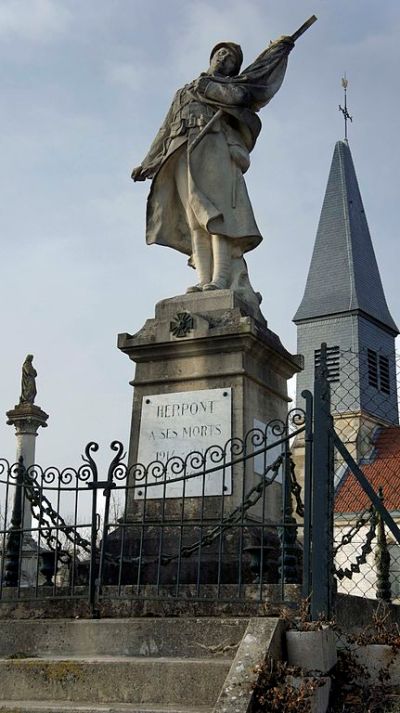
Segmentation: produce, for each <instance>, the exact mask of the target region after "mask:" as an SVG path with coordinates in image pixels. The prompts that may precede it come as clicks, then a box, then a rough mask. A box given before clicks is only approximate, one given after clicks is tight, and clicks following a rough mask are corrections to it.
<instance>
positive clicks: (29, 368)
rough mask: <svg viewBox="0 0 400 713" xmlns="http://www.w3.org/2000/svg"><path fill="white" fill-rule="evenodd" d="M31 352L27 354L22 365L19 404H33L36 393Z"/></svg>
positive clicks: (34, 370) (35, 373)
mask: <svg viewBox="0 0 400 713" xmlns="http://www.w3.org/2000/svg"><path fill="white" fill-rule="evenodd" d="M32 360H33V354H28V355H27V357H26V359H25V361H24V363H23V365H22V376H21V396H20V398H19V402H20V404H33V403H34V401H35V397H36V394H37V390H36V377H37V371H36V369H35V368H34V366H33V364H32Z"/></svg>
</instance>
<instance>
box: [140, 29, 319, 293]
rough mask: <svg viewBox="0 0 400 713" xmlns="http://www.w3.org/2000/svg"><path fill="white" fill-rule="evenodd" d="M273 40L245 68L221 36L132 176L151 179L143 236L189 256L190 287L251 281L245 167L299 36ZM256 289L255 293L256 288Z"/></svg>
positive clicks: (252, 228)
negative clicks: (246, 255)
mask: <svg viewBox="0 0 400 713" xmlns="http://www.w3.org/2000/svg"><path fill="white" fill-rule="evenodd" d="M313 21H314V18H311V19H310V20H308V21H307V22H306V23H305V24H304V25H303V26H302V27H301V28H300V30H298V31H297V32H296V33H295V34H294V35H292V36H283V37H280V38H279V39H278V40H276V41H275V42H271V43H270V45H269V47H267V48H266V49H265V50H264V51H263V52H262V53H261V54H260V55H259V56H258V57H257V58H256V59H255V61H254V62H252V64H250V65H249V66H248V67H246V69H244V70H243V71H242V72H240V67H241V64H242V61H243V54H242V50H241V47H240V46H239V45H238V44H235V43H234V42H219V43H218V44H217V45H215V47H214V48H213V49H212V51H211V56H210V66H209V68H208V70H207V72H203V73H202V74H201V75H200V77H198V78H197V79H195V80H194V81H192V82H190V83H189V84H186V85H185V86H184V87H183V88H182V89H179V90H178V91H177V92H176V94H175V97H174V99H173V101H172V105H171V107H170V109H169V111H168V114H167V116H166V118H165V120H164V123H163V125H162V126H161V128H160V130H159V132H158V134H157V136H156V137H155V139H154V141H153V143H152V145H151V147H150V150H149V152H148V154H147V156H146V157H145V158H144V159H143V161H142V163H141V164H140V166H137V167H136V168H134V169H133V171H132V178H133V180H134V181H144V180H145V179H146V178H151V179H152V184H151V189H150V194H149V197H148V202H147V221H146V241H147V243H148V244H152V243H157V244H159V245H166V246H169V247H172V248H174V249H175V250H178V251H180V252H182V253H184V254H186V255H188V256H189V264H190V265H191V266H192V267H195V269H196V273H197V284H195V285H194V286H192V287H189V288H188V289H187V292H200V291H208V290H219V289H232V290H238V291H241V292H245V293H246V291H248V290H249V289H250V290H251V288H250V285H249V282H248V276H247V268H246V265H245V262H244V259H243V254H244V253H246V252H247V251H249V250H253V249H254V248H255V247H257V245H259V243H260V242H261V240H262V236H261V233H260V231H259V229H258V226H257V223H256V220H255V218H254V214H253V209H252V206H251V203H250V200H249V197H248V193H247V189H246V184H245V181H244V178H243V174H244V173H245V172H246V171H247V169H248V168H249V165H250V153H251V151H252V150H253V148H254V146H255V143H256V141H257V137H258V135H259V133H260V130H261V121H260V119H259V117H258V112H259V111H260V109H262V108H263V107H264V106H266V105H267V104H268V103H269V101H270V100H271V99H272V97H273V96H274V95H275V94H276V92H277V91H278V89H279V88H280V86H281V84H282V82H283V78H284V76H285V71H286V67H287V61H288V56H289V54H290V52H291V50H292V49H293V47H294V42H295V40H296V39H297V38H298V37H299V36H300V34H302V33H303V32H304V31H305V30H306V29H307V27H309V26H310V24H312V22H313ZM253 295H254V293H253Z"/></svg>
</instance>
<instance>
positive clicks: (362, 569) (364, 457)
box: [327, 349, 400, 602]
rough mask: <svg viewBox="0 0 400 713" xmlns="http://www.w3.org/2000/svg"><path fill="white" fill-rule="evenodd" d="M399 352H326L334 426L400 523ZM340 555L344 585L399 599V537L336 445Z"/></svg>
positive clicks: (337, 556)
mask: <svg viewBox="0 0 400 713" xmlns="http://www.w3.org/2000/svg"><path fill="white" fill-rule="evenodd" d="M399 372H400V358H399V356H397V357H396V356H395V355H394V354H393V353H391V354H390V353H383V352H380V351H374V350H372V349H366V350H364V351H362V352H359V353H355V352H352V351H342V352H339V351H336V352H331V353H330V354H329V351H328V370H327V375H328V380H329V382H330V386H331V404H332V415H333V419H334V427H335V431H336V433H337V434H338V436H339V438H340V439H341V440H342V442H343V443H344V444H345V446H346V448H347V449H348V451H349V452H350V454H351V455H352V457H353V458H354V460H355V461H356V463H357V464H358V465H359V466H360V468H361V470H362V472H363V473H364V475H365V476H366V478H367V480H368V481H369V483H370V484H371V485H372V487H373V489H374V491H375V492H376V493H379V495H380V497H381V499H382V501H383V504H384V505H385V507H386V508H387V510H388V511H389V512H390V514H391V515H392V517H393V519H394V520H395V522H396V523H397V524H399V523H400V427H399V388H398V383H399V380H398V376H399ZM334 458H335V502H334V555H335V572H336V578H337V589H338V592H343V593H348V594H352V595H358V596H362V597H368V598H376V597H377V596H378V597H379V598H382V596H381V595H382V591H383V590H382V577H383V578H384V579H385V582H386V584H385V586H384V588H383V589H384V591H385V592H386V594H385V596H384V597H383V598H386V599H388V598H390V597H391V599H392V600H393V601H395V602H396V601H397V602H400V543H398V542H396V541H394V539H393V537H392V535H391V534H390V533H387V532H385V528H384V526H383V525H382V523H380V521H379V517H378V516H377V514H376V512H375V511H374V509H373V508H372V507H371V502H370V500H369V498H368V495H367V494H366V492H365V491H364V490H363V489H362V487H361V485H360V484H359V483H358V481H357V478H356V477H355V475H354V474H353V473H352V472H351V471H350V469H349V468H348V466H347V464H346V463H345V462H344V461H343V458H342V457H341V455H340V453H339V452H338V451H337V450H335V453H334Z"/></svg>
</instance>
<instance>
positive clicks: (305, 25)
mask: <svg viewBox="0 0 400 713" xmlns="http://www.w3.org/2000/svg"><path fill="white" fill-rule="evenodd" d="M316 21H317V17H316V16H315V15H311V17H309V18H308V20H306V22H304V23H303V24H302V26H301V27H299V29H298V30H296V32H294V33H293V35H290V37H291V39H292V40H293V42H296V41H297V40H298V39H299V37H301V35H303V34H304V33H305V31H306V30H308V28H309V27H311V25H313V24H314V22H316ZM223 113H224V112H223V109H218V111H217V112H216V113H215V114H214V116H213V117H211V119H210V121H209V122H208V123H207V124H206V125H205V126H204V128H203V129H202V130H201V131H200V133H199V134H198V135H197V136H196V138H195V139H193V141H192V143H191V144H190V146H189V154H191V153H192V151H193V149H195V148H196V146H197V145H198V144H199V143H200V141H201V140H202V138H203V137H204V136H205V135H206V134H208V132H209V131H210V129H211V127H212V126H213V125H214V124H215V122H216V121H218V119H220V118H221V116H222V115H223Z"/></svg>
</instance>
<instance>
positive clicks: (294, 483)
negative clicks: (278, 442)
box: [290, 457, 304, 517]
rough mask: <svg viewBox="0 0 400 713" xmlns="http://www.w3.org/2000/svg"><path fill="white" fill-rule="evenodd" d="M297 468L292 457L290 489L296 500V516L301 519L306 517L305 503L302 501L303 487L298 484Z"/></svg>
mask: <svg viewBox="0 0 400 713" xmlns="http://www.w3.org/2000/svg"><path fill="white" fill-rule="evenodd" d="M295 468H296V464H295V462H294V460H293V459H292V457H290V476H291V483H290V489H291V491H292V493H293V495H294V497H295V500H296V514H297V515H299V516H300V517H304V503H303V501H302V499H301V485H300V483H299V482H298V480H297V478H296V474H295Z"/></svg>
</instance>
